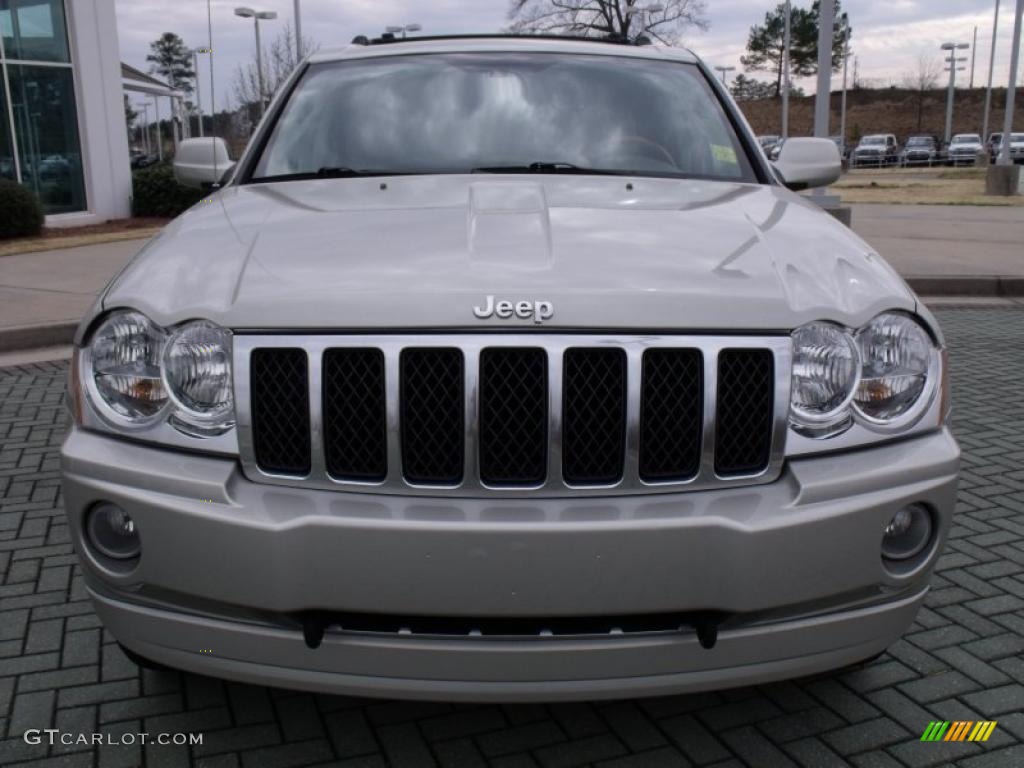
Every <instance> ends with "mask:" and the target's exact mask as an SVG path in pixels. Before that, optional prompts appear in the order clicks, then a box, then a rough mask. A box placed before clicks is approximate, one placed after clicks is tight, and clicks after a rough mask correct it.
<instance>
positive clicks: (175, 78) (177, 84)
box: [146, 32, 195, 93]
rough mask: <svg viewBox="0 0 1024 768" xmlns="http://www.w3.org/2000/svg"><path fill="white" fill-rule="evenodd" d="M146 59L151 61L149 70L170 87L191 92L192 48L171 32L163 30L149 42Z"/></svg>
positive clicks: (192, 76) (193, 73)
mask: <svg viewBox="0 0 1024 768" xmlns="http://www.w3.org/2000/svg"><path fill="white" fill-rule="evenodd" d="M149 49H150V51H151V53H150V54H149V55H148V56H147V57H146V61H151V62H153V66H152V67H151V68H150V71H151V72H154V73H155V74H158V75H161V76H163V78H164V80H165V81H166V82H167V84H168V85H169V86H171V88H174V89H175V90H177V91H183V92H185V93H192V80H193V78H194V77H195V72H193V71H192V50H191V49H190V48H189V47H188V46H187V45H185V41H184V40H182V39H181V38H180V37H178V36H177V35H176V34H174V33H173V32H164V33H163V34H162V35H161V36H160V37H159V38H158V39H156V40H154V41H153V42H152V43H150V44H149Z"/></svg>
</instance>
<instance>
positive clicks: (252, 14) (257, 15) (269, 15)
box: [235, 6, 277, 117]
mask: <svg viewBox="0 0 1024 768" xmlns="http://www.w3.org/2000/svg"><path fill="white" fill-rule="evenodd" d="M235 16H240V17H241V18H243V19H253V21H255V22H256V80H257V82H258V83H259V90H260V93H259V99H260V117H263V111H264V110H265V109H266V108H267V101H266V99H267V96H266V89H265V88H264V86H263V45H262V43H261V42H260V21H271V20H273V19H276V18H277V13H276V12H275V11H254V10H253V9H252V8H246V7H244V6H242V7H240V8H235Z"/></svg>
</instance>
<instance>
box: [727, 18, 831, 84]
mask: <svg viewBox="0 0 1024 768" xmlns="http://www.w3.org/2000/svg"><path fill="white" fill-rule="evenodd" d="M835 4H836V20H835V24H834V27H833V32H832V69H833V70H835V71H838V69H839V68H840V67H841V66H842V63H843V33H844V28H845V27H844V25H845V24H846V23H847V22H848V19H847V17H846V14H844V13H843V12H842V9H841V7H840V0H835ZM791 13H792V16H791V17H790V19H791V21H790V46H789V71H790V74H791V76H793V77H809V76H810V75H814V74H817V72H818V20H819V18H820V13H821V3H820V0H815V1H814V3H813V5H812V6H811V9H810V10H805V9H803V8H791ZM785 39H786V6H785V4H784V3H779V4H778V6H776V8H775V10H774V11H771V12H769V13H766V14H765V16H764V24H761V25H755V26H753V27H751V28H750V37H749V38H748V39H747V54H746V55H745V56H743V57H741V58H740V62H741V63H742V64H743V66H744V67H745V68H746V70H747V71H748V72H771V73H773V74H774V75H775V87H774V90H775V95H776V96H778V95H779V94H780V93H782V75H783V72H782V69H783V67H782V63H783V62H782V60H783V47H784V46H785Z"/></svg>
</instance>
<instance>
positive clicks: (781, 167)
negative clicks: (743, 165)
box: [774, 138, 843, 192]
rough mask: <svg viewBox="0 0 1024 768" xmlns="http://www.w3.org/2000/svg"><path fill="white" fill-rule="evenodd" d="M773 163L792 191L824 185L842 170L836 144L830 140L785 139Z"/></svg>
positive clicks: (837, 176)
mask: <svg viewBox="0 0 1024 768" xmlns="http://www.w3.org/2000/svg"><path fill="white" fill-rule="evenodd" d="M774 165H775V170H776V171H778V172H779V175H781V176H782V181H783V183H784V184H785V185H786V186H787V187H789V189H792V190H793V191H794V192H798V191H800V190H802V189H811V188H813V187H827V186H828V185H829V184H831V183H833V182H834V181H836V180H838V179H839V176H840V175H841V174H842V170H843V161H842V158H841V157H840V156H839V147H837V146H836V143H835V142H834V141H832V139H812V138H797V139H786V143H785V144H783V145H782V151H781V152H779V157H778V159H777V160H776V161H775V163H774Z"/></svg>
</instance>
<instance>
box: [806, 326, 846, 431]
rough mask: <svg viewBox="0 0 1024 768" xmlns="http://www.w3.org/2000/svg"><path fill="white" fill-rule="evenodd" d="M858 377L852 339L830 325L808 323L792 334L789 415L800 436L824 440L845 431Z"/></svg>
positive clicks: (838, 328)
mask: <svg viewBox="0 0 1024 768" xmlns="http://www.w3.org/2000/svg"><path fill="white" fill-rule="evenodd" d="M859 375H860V358H859V354H858V351H857V345H856V342H855V341H854V339H853V337H852V336H851V335H850V334H849V333H848V332H847V331H846V330H845V329H844V328H841V327H839V326H837V325H832V324H831V323H809V324H807V325H805V326H802V327H801V328H798V329H797V330H796V331H794V332H793V378H792V388H791V401H790V413H791V416H792V418H791V423H792V426H793V428H794V429H795V430H796V431H798V432H800V433H801V434H807V435H809V436H813V437H825V436H828V435H833V434H836V433H837V432H838V431H841V430H843V429H846V428H847V427H848V426H849V425H850V423H851V418H852V417H851V414H850V410H849V405H850V400H851V399H852V398H853V395H854V391H855V389H856V387H857V381H858V377H859Z"/></svg>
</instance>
